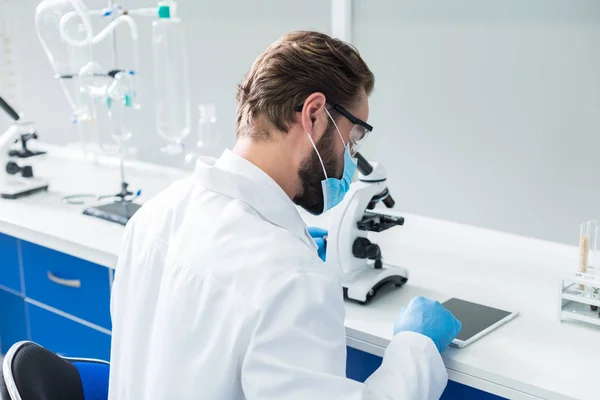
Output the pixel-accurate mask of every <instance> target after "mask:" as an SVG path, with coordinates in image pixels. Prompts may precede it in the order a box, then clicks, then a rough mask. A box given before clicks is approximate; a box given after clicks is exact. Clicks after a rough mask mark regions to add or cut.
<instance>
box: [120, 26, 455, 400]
mask: <svg viewBox="0 0 600 400" xmlns="http://www.w3.org/2000/svg"><path fill="white" fill-rule="evenodd" d="M373 85H374V78H373V74H372V73H371V71H370V70H369V68H368V67H367V65H366V64H365V62H364V61H363V60H362V58H361V57H360V55H359V54H358V52H357V51H356V50H355V49H354V48H352V47H351V46H349V45H347V44H345V43H343V42H341V41H339V40H336V39H332V38H330V37H329V36H327V35H324V34H319V33H315V32H295V33H291V34H289V35H286V36H285V37H283V38H281V39H280V40H279V41H277V42H276V43H274V44H273V45H271V46H270V47H269V48H268V49H267V50H265V52H263V54H261V55H260V56H259V57H258V58H257V60H256V61H255V63H254V64H253V66H252V68H251V69H250V71H249V72H248V74H247V76H246V77H245V79H244V80H243V82H242V83H241V84H240V85H239V89H238V94H237V104H238V108H237V138H238V140H237V143H236V145H235V147H234V149H233V150H232V151H229V150H227V151H225V152H224V153H223V155H222V156H221V157H220V158H219V159H216V160H215V159H201V160H199V161H198V162H197V165H196V169H195V172H194V174H193V175H192V176H190V177H189V178H186V179H183V180H181V181H178V182H176V183H174V184H173V185H172V186H171V187H169V188H168V189H166V190H165V191H164V192H162V193H161V194H159V195H158V196H156V197H155V198H153V199H152V200H150V201H149V202H148V203H147V204H146V205H144V207H142V209H141V210H140V211H139V212H138V213H137V214H136V215H135V217H134V218H133V219H132V220H131V221H130V223H129V224H128V225H127V227H126V230H125V236H124V242H123V248H122V251H121V254H120V256H119V262H118V265H117V269H116V276H115V282H114V285H113V293H112V300H111V301H112V303H111V311H112V318H113V331H112V353H111V373H110V398H111V399H119V400H142V399H153V400H159V399H256V400H259V399H260V400H274V399H286V400H296V399H309V400H316V399H348V400H359V399H434V398H439V397H440V395H441V393H442V391H443V389H444V387H445V385H446V383H447V374H446V370H445V368H444V364H443V362H442V359H441V356H440V352H441V351H443V350H444V349H445V348H446V347H447V346H448V345H449V343H450V342H451V341H452V339H453V338H454V337H455V336H456V334H457V333H458V331H459V330H460V323H459V322H458V321H457V320H456V319H454V317H453V316H452V315H451V314H450V313H449V312H448V311H447V310H445V309H444V308H443V307H442V306H441V305H440V304H439V303H437V302H435V301H431V300H428V299H424V298H416V299H413V300H412V301H411V303H410V304H409V305H408V306H407V307H406V308H404V309H402V310H399V315H398V318H397V320H396V321H395V325H394V333H395V336H394V339H393V340H392V342H391V343H390V344H389V346H388V348H387V350H386V354H385V357H384V360H383V364H382V366H381V367H380V368H379V369H378V370H377V371H376V372H375V373H374V374H373V375H372V376H371V377H370V378H369V379H368V380H367V381H366V382H365V383H360V382H356V381H352V380H349V379H347V378H346V376H345V369H346V335H345V329H344V303H343V297H342V288H341V284H340V282H339V280H338V279H337V278H336V276H335V274H334V273H333V272H332V271H329V270H328V269H327V268H326V265H325V264H324V263H323V262H322V261H321V259H320V258H319V257H318V255H317V248H316V245H315V242H314V241H313V239H312V238H311V237H310V236H309V234H308V232H307V229H306V226H305V224H304V222H303V220H302V219H301V217H300V215H299V213H298V211H297V208H296V206H300V207H303V208H304V209H306V210H308V211H309V212H311V213H313V214H320V213H322V212H323V211H326V210H328V209H330V208H331V207H334V206H335V205H336V204H338V203H339V201H341V199H342V198H343V196H344V194H345V192H346V191H347V190H348V186H349V184H350V181H351V179H352V176H353V175H354V170H355V168H356V164H355V161H354V159H353V158H352V155H353V154H354V153H355V152H356V150H357V149H358V147H359V146H360V144H361V143H362V142H363V141H364V139H365V138H366V136H367V134H368V133H369V132H370V131H371V130H372V127H371V126H370V125H369V124H368V123H366V122H365V121H367V119H368V113H369V109H368V95H369V94H370V92H371V91H372V89H373Z"/></svg>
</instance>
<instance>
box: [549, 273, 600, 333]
mask: <svg viewBox="0 0 600 400" xmlns="http://www.w3.org/2000/svg"><path fill="white" fill-rule="evenodd" d="M589 272H590V271H589V270H588V273H583V272H573V273H571V274H566V275H562V276H561V279H560V299H559V301H560V303H559V308H558V310H559V311H558V321H559V322H563V321H573V320H575V321H580V322H584V323H587V324H592V325H597V326H600V314H599V312H600V276H598V275H595V274H593V273H589Z"/></svg>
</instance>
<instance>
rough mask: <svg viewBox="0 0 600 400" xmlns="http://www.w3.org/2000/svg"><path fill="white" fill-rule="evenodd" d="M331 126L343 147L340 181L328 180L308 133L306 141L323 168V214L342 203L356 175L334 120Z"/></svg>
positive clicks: (347, 149)
mask: <svg viewBox="0 0 600 400" xmlns="http://www.w3.org/2000/svg"><path fill="white" fill-rule="evenodd" d="M325 112H327V115H329V118H331V114H329V111H327V109H325ZM331 121H332V122H333V125H334V126H335V130H336V131H337V133H338V135H340V140H341V141H342V144H343V145H344V147H345V150H344V174H343V175H342V179H336V178H328V177H327V172H326V171H325V164H323V160H322V159H321V155H320V154H319V150H317V146H316V145H315V142H314V141H313V140H312V138H311V137H310V135H309V134H308V132H307V133H306V134H307V135H308V139H309V140H310V142H311V144H312V145H313V148H314V149H315V151H316V152H317V156H318V157H319V161H320V162H321V166H322V167H323V174H324V175H325V179H324V180H322V181H321V188H322V190H323V212H326V211H329V210H331V209H332V208H333V207H335V206H337V205H338V204H340V203H341V202H342V200H343V199H344V196H345V195H346V193H348V190H350V184H351V183H352V179H353V178H354V174H355V173H356V161H354V160H353V159H352V157H351V156H350V145H349V144H345V143H344V138H343V137H342V134H341V132H340V130H339V129H338V127H337V124H336V123H335V121H334V119H333V118H331Z"/></svg>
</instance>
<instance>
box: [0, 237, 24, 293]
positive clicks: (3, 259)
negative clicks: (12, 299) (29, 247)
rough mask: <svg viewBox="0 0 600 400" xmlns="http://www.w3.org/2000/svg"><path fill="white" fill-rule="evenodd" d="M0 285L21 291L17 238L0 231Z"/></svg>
mask: <svg viewBox="0 0 600 400" xmlns="http://www.w3.org/2000/svg"><path fill="white" fill-rule="evenodd" d="M0 285H2V286H4V287H7V288H9V289H12V290H14V291H15V292H19V293H21V292H22V288H21V270H20V266H19V251H18V242H17V239H15V238H13V237H11V236H7V235H3V234H1V233H0Z"/></svg>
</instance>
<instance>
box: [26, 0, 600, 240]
mask: <svg viewBox="0 0 600 400" xmlns="http://www.w3.org/2000/svg"><path fill="white" fill-rule="evenodd" d="M90 3H91V4H103V3H104V2H103V1H97V0H94V1H90ZM18 4H19V6H18V8H19V13H21V16H20V17H21V20H22V21H23V23H22V26H21V28H22V29H20V30H19V43H20V45H21V46H20V49H21V56H22V57H21V58H23V57H27V58H29V59H31V60H32V61H28V62H27V63H25V64H24V66H23V68H22V71H21V72H22V74H23V75H22V76H23V82H22V87H23V98H24V99H26V100H27V104H26V105H25V106H24V110H25V111H26V112H27V113H28V114H29V115H30V116H32V117H33V118H35V119H36V121H38V123H39V126H40V133H41V135H42V137H43V138H44V139H46V140H50V141H54V142H58V143H66V142H67V141H71V140H73V139H74V132H73V130H72V127H71V126H70V124H69V109H68V107H67V103H66V101H65V100H64V98H63V96H62V93H61V92H60V89H59V86H58V84H57V82H55V81H54V80H53V79H52V78H51V74H52V73H51V70H50V67H49V64H48V62H47V60H46V58H45V56H44V54H43V53H42V51H41V48H40V46H39V44H38V43H37V40H36V38H35V33H34V30H33V10H34V9H35V4H37V2H36V1H34V0H21V1H19V2H18ZM126 4H128V5H131V6H140V5H148V4H149V3H148V2H145V1H143V0H135V1H133V0H131V1H128V2H126ZM180 11H181V12H182V14H183V16H184V18H185V20H186V26H187V33H188V40H189V44H188V45H189V54H190V60H189V62H190V71H191V85H192V88H193V90H192V106H193V108H192V110H193V111H194V113H193V118H192V122H193V134H192V136H193V135H194V134H195V133H196V129H197V128H196V119H197V104H198V103H200V102H215V103H216V104H217V107H218V108H217V112H218V118H219V122H218V130H219V133H220V134H221V135H222V137H223V138H224V140H223V144H224V145H231V144H232V143H233V140H234V120H235V101H234V96H235V90H236V84H237V83H238V82H239V81H240V79H241V78H242V76H243V74H244V73H245V72H246V71H247V69H248V68H249V66H250V64H251V63H252V61H253V60H254V58H255V57H256V56H257V55H258V53H259V52H260V51H262V50H263V49H264V48H265V47H266V46H267V45H268V44H270V43H271V42H272V41H274V40H276V39H277V38H278V37H279V36H280V35H282V34H284V33H286V32H287V31H290V30H294V29H317V30H321V31H324V32H329V31H330V19H331V14H330V5H329V1H323V0H307V1H303V2H292V1H280V0H263V1H242V0H237V1H232V0H230V1H221V2H208V1H203V0H198V1H196V0H183V1H181V2H180ZM354 24H355V27H354V32H353V39H354V43H355V44H356V45H357V47H358V48H359V50H360V51H361V53H362V54H363V56H364V57H365V59H366V60H367V62H368V63H369V64H370V65H371V67H372V69H373V71H374V72H375V75H376V92H375V93H374V95H373V97H372V102H371V109H372V112H371V118H370V122H372V124H373V125H374V126H375V131H374V133H373V135H372V136H371V139H370V141H369V143H368V144H367V145H366V147H365V149H364V154H365V155H366V156H368V157H369V158H375V159H378V160H380V161H382V162H383V163H385V165H386V166H387V168H388V172H389V176H390V186H391V190H392V193H393V194H394V195H395V197H396V199H397V207H398V208H400V209H402V210H406V211H407V212H413V213H419V214H423V215H428V216H433V217H439V218H444V219H449V220H454V221H459V222H464V223H469V224H474V225H478V226H484V227H490V228H494V229H499V230H503V231H509V232H515V233H519V234H524V235H530V236H535V237H539V238H544V239H550V240H557V241H564V242H569V243H575V242H576V241H577V235H578V224H579V222H580V221H583V220H585V219H588V218H592V217H598V218H600V185H599V181H600V180H599V179H598V177H599V176H600V174H599V172H600V162H598V161H597V159H596V155H597V154H598V150H599V149H600V118H599V117H598V115H600V114H599V113H598V110H600V52H599V49H600V2H598V1H597V0H527V1H523V0H502V1H499V0H453V1H441V0H438V1H432V0H354ZM140 25H141V26H142V29H141V34H142V37H143V38H145V39H146V43H145V44H143V45H142V47H141V49H140V51H141V53H140V54H141V57H142V60H141V61H142V65H143V66H147V67H150V66H151V60H152V59H151V51H150V50H151V47H150V42H149V34H150V25H149V22H148V23H147V24H143V23H142V24H140ZM121 50H122V51H125V52H126V51H127V46H126V45H123V46H121ZM107 55H108V54H107ZM144 72H147V73H144V74H142V75H143V77H142V78H141V79H142V86H141V87H140V100H141V101H143V102H144V103H145V108H144V109H143V110H142V111H140V120H139V132H138V133H137V135H136V137H135V138H134V139H133V140H134V142H135V144H136V145H137V146H138V150H139V157H140V158H143V159H149V160H153V161H157V162H163V163H171V164H173V163H175V160H173V159H169V158H167V157H165V156H164V155H162V154H160V152H159V151H158V149H159V147H160V146H161V145H162V142H161V140H160V138H159V137H158V135H157V134H156V132H155V129H154V123H153V108H152V85H151V75H150V72H151V71H144ZM194 141H195V137H190V140H188V143H190V144H191V143H193V142H194ZM407 223H410V221H407Z"/></svg>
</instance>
